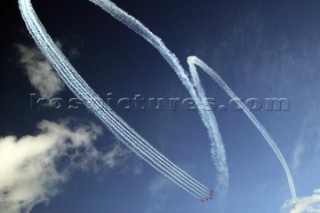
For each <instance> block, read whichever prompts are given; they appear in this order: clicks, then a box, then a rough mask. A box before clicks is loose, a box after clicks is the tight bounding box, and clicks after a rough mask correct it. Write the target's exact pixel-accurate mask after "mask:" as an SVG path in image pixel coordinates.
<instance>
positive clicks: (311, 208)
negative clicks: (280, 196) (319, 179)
mask: <svg viewBox="0 0 320 213" xmlns="http://www.w3.org/2000/svg"><path fill="white" fill-rule="evenodd" d="M283 212H285V213H319V212H320V189H316V190H314V193H313V195H311V196H307V197H302V198H298V199H297V200H296V201H287V202H286V203H285V204H284V206H283Z"/></svg>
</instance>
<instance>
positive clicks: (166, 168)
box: [19, 0, 209, 199]
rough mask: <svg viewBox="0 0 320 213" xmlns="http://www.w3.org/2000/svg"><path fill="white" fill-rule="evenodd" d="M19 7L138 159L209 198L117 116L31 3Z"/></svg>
mask: <svg viewBox="0 0 320 213" xmlns="http://www.w3.org/2000/svg"><path fill="white" fill-rule="evenodd" d="M19 7H20V10H21V14H22V17H23V19H24V20H25V22H26V25H27V28H28V29H29V31H30V33H31V35H32V37H33V38H34V40H35V42H36V43H37V45H38V47H39V48H40V49H41V51H42V52H43V53H44V55H45V56H46V57H47V58H48V60H49V61H50V63H51V64H52V65H53V67H54V68H55V70H56V71H57V72H58V74H59V75H60V77H61V78H62V79H63V80H64V82H65V83H66V85H67V86H68V87H69V88H70V90H71V91H72V92H73V93H74V94H75V95H76V96H77V97H78V98H80V100H82V101H83V103H84V104H85V105H86V106H87V107H88V108H89V109H90V110H92V111H93V113H95V115H96V116H97V117H98V118H99V119H100V120H101V121H102V122H103V123H104V124H105V125H106V126H107V127H108V128H109V130H110V131H111V132H112V133H113V134H114V135H116V136H117V138H119V140H120V141H122V142H123V143H124V144H125V145H126V146H127V147H129V148H130V149H131V150H132V151H133V152H135V153H136V154H137V155H138V156H140V157H141V158H142V159H144V160H145V161H146V162H147V163H149V164H150V165H151V166H152V167H154V168H155V169H156V170H158V171H159V172H160V173H162V174H163V175H165V176H166V177H168V178H169V179H171V180H172V181H173V182H174V183H176V184H177V185H179V186H180V187H181V188H183V189H184V190H186V191H187V192H188V193H190V194H191V195H193V196H195V197H197V198H199V199H202V198H204V197H208V196H209V189H208V188H207V187H205V186H204V185H202V184H201V183H199V182H198V181H197V180H195V179H194V178H192V177H191V176H190V175H188V174H187V173H185V172H184V171H183V170H181V169H180V168H179V167H177V166H176V165H174V164H173V163H172V162H171V161H169V160H168V159H167V158H166V157H165V156H163V155H162V154H161V153H159V152H158V151H157V150H156V149H155V148H153V147H152V146H151V145H150V144H149V143H148V142H147V141H146V140H144V139H143V138H142V137H141V136H140V135H138V134H137V133H136V132H135V131H134V130H133V129H132V128H131V127H130V126H129V125H128V124H126V122H124V121H123V120H122V119H121V118H120V117H119V116H118V115H117V114H115V113H114V112H112V111H111V110H110V107H109V106H108V105H107V104H105V103H104V102H103V101H102V99H101V98H100V97H99V96H98V95H97V94H96V93H95V92H94V91H93V90H92V89H91V88H90V87H89V85H88V84H87V83H86V82H85V81H84V80H83V79H82V78H81V76H80V75H79V74H78V73H77V71H76V70H75V69H74V68H73V67H72V65H71V64H70V63H69V61H68V60H67V59H66V57H65V56H64V55H63V53H62V52H61V51H60V50H59V49H58V48H57V47H56V45H55V44H54V42H53V41H52V39H51V38H50V36H49V35H48V33H47V32H46V30H45V28H44V27H43V25H42V24H41V22H40V20H39V19H38V17H37V15H36V13H35V11H34V9H33V7H32V4H31V2H30V0H19Z"/></svg>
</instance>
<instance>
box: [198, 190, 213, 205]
mask: <svg viewBox="0 0 320 213" xmlns="http://www.w3.org/2000/svg"><path fill="white" fill-rule="evenodd" d="M212 199H213V190H212V189H211V190H209V197H206V198H203V199H201V202H207V201H209V200H212Z"/></svg>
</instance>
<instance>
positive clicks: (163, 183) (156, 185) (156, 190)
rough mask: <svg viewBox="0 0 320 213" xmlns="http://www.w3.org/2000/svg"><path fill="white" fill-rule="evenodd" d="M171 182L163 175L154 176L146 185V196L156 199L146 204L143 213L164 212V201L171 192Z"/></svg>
mask: <svg viewBox="0 0 320 213" xmlns="http://www.w3.org/2000/svg"><path fill="white" fill-rule="evenodd" d="M172 185H173V184H172V183H171V182H170V181H169V180H168V179H167V178H165V177H162V176H157V177H155V178H154V179H153V180H152V181H151V182H150V183H149V186H148V192H147V193H148V197H150V198H152V199H153V200H156V202H153V203H152V204H151V205H150V206H148V207H147V208H146V209H145V211H144V213H158V212H164V211H165V209H166V202H167V200H168V199H169V196H170V194H171V193H172V190H173V188H172Z"/></svg>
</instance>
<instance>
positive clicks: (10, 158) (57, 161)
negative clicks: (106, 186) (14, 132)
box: [0, 120, 129, 213]
mask: <svg viewBox="0 0 320 213" xmlns="http://www.w3.org/2000/svg"><path fill="white" fill-rule="evenodd" d="M37 127H38V128H39V130H40V132H39V133H38V134H37V135H27V136H24V137H21V138H17V137H16V136H6V137H1V138H0V212H6V213H18V212H30V210H31V209H32V208H33V207H34V206H35V205H36V204H39V203H48V202H49V201H50V199H51V198H52V197H53V196H55V195H57V194H58V193H59V191H60V190H61V185H62V184H63V183H66V182H67V181H68V179H69V177H70V175H71V174H72V172H74V171H76V170H89V169H93V170H96V169H97V168H108V169H113V168H116V167H118V166H121V165H123V164H124V163H125V162H124V160H123V159H128V157H127V155H128V154H129V153H127V151H125V150H124V148H122V147H120V146H119V145H114V146H113V147H112V148H111V149H108V150H107V151H105V152H99V151H98V150H97V149H96V148H95V147H94V144H93V141H95V140H96V139H97V137H98V136H99V135H101V133H102V131H101V128H100V127H99V126H97V125H95V124H83V125H76V126H75V125H73V126H71V121H70V120H64V121H61V122H59V123H55V122H50V121H42V122H40V123H39V124H38V126H37ZM98 162H100V163H98Z"/></svg>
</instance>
